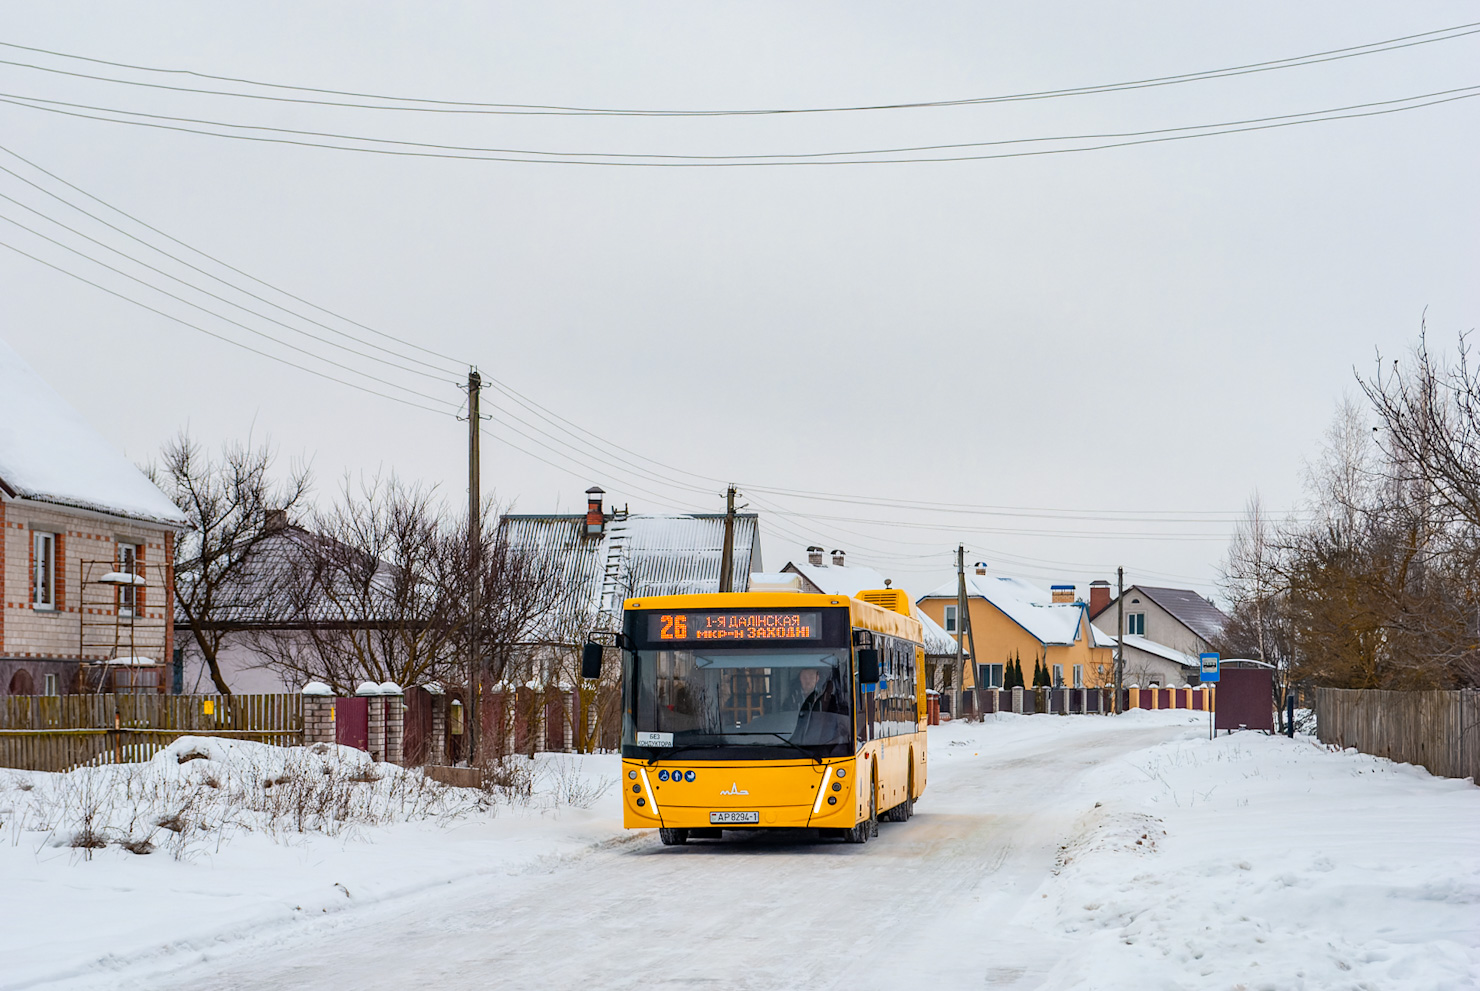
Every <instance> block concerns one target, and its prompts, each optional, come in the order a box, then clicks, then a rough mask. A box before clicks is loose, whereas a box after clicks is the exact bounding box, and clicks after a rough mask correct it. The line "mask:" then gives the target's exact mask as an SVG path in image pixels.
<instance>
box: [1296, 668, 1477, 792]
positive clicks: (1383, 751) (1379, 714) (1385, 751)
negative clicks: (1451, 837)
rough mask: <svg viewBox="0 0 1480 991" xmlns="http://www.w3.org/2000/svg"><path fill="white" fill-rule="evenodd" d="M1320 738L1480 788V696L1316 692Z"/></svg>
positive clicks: (1318, 734) (1460, 694)
mask: <svg viewBox="0 0 1480 991" xmlns="http://www.w3.org/2000/svg"><path fill="white" fill-rule="evenodd" d="M1316 736H1317V738H1318V739H1319V740H1320V741H1321V742H1322V743H1328V744H1332V745H1334V746H1338V747H1341V748H1342V749H1345V748H1347V747H1353V748H1355V749H1357V750H1360V751H1361V752H1362V753H1364V754H1372V755H1373V756H1375V757H1386V758H1388V759H1389V760H1395V761H1398V762H1400V763H1404V764H1419V765H1422V766H1423V767H1426V768H1428V770H1429V773H1430V774H1436V775H1438V776H1440V777H1445V778H1472V779H1474V780H1475V782H1476V783H1477V784H1480V692H1474V691H1463V692H1385V691H1377V690H1373V689H1347V688H1318V689H1316Z"/></svg>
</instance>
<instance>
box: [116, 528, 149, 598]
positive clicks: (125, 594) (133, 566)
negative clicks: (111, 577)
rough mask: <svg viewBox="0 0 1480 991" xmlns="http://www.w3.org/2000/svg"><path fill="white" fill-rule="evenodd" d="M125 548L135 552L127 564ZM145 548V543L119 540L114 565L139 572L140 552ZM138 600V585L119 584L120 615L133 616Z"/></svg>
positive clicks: (124, 570)
mask: <svg viewBox="0 0 1480 991" xmlns="http://www.w3.org/2000/svg"><path fill="white" fill-rule="evenodd" d="M125 549H127V550H130V551H132V552H133V556H132V559H131V560H130V561H129V562H128V563H127V564H125V563H124V559H123V555H124V550H125ZM143 549H144V545H143V544H135V543H132V542H131V541H127V540H120V541H118V542H117V547H116V549H115V550H114V552H113V560H114V566H115V567H116V568H117V570H118V571H121V572H124V573H126V574H130V575H137V574H138V573H139V552H140V551H141V550H143ZM138 601H139V592H138V586H137V585H120V586H118V615H119V616H125V617H130V616H133V615H134V607H135V606H136V605H137V604H138Z"/></svg>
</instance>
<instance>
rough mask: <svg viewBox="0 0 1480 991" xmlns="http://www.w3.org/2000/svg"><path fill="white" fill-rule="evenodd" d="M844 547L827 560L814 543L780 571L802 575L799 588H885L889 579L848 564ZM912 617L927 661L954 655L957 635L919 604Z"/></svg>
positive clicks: (840, 591) (853, 591)
mask: <svg viewBox="0 0 1480 991" xmlns="http://www.w3.org/2000/svg"><path fill="white" fill-rule="evenodd" d="M847 560H848V558H847V554H846V552H844V551H840V550H835V551H833V552H832V560H831V563H830V564H829V563H828V561H827V560H826V558H825V556H824V554H823V552H822V548H821V547H818V546H816V545H813V546H812V547H808V548H807V561H806V563H805V564H804V563H802V562H800V561H788V562H787V563H786V567H784V568H782V569H781V570H782V572H783V573H786V574H793V575H797V576H798V577H799V578H801V582H802V591H803V592H813V593H819V594H822V595H848V596H856V595H857V594H858V593H859V592H862V591H863V590H864V589H871V588H886V587H888V586H889V585H890V584H891V582H890V580H889V579H887V578H885V577H884V576H883V575H882V574H881V573H879V572H878V571H875V570H874V569H873V568H869V567H865V566H861V565H856V564H848V563H847ZM914 613H915V618H916V619H918V620H919V621H920V625H921V626H922V627H923V633H924V639H925V657H926V664H927V665H930V666H933V665H934V664H936V663H938V662H940V661H942V660H954V659H955V657H956V638H955V637H953V636H951V635H950V634H949V633H947V632H946V631H945V630H944V629H942V628H941V626H940V624H939V623H937V622H936V621H935V620H933V619H931V618H930V617H929V616H927V615H926V614H925V613H924V612H923V611H921V610H920V609H919V608H918V607H915V608H914Z"/></svg>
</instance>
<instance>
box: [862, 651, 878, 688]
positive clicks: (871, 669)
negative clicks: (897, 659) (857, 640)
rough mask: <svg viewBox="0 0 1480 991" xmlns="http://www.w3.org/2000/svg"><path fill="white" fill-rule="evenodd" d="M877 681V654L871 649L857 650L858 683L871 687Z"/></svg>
mask: <svg viewBox="0 0 1480 991" xmlns="http://www.w3.org/2000/svg"><path fill="white" fill-rule="evenodd" d="M878 680H879V652H878V651H877V650H875V649H874V648H873V647H860V648H858V682H859V684H862V685H872V684H874V683H875V682H877V681H878Z"/></svg>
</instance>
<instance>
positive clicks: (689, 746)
mask: <svg viewBox="0 0 1480 991" xmlns="http://www.w3.org/2000/svg"><path fill="white" fill-rule="evenodd" d="M727 735H729V736H774V737H775V738H776V739H778V740H780V741H781V742H782V743H784V744H786V745H787V746H788V747H790V748H791V749H793V750H795V751H796V752H797V753H799V754H801V755H802V756H803V757H805V758H807V759H808V760H812V761H816V762H817V764H818V766H821V765H822V758H821V757H818V756H817V755H816V754H813V753H809V752H808V751H807V750H806V749H805V748H804V747H802V746H801V745H800V744H798V743H793V742H792V741H791V740H790V739H789V738H787V737H784V736H782V735H781V734H780V733H730V734H727ZM725 746H726V744H723V743H686V744H684V745H683V746H681V747H673V748H672V749H668V748H664V749H665V752H664V753H663V754H662V755H660V756H658V757H649V758H648V759H647V762H648V766H649V767H651V766H652V765H654V764H656V763H657V762H658V761H660V760H667V759H668V758H670V757H676V756H678V755H679V754H682V753H687V752H688V751H690V750H717V749H722V748H724V747H725ZM729 746H734V744H729Z"/></svg>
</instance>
